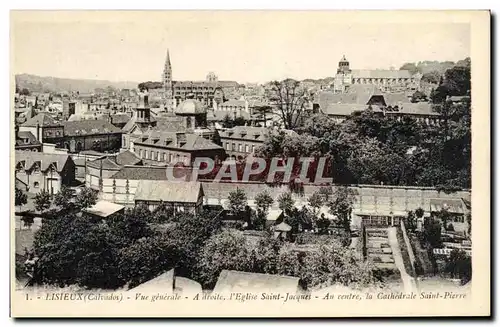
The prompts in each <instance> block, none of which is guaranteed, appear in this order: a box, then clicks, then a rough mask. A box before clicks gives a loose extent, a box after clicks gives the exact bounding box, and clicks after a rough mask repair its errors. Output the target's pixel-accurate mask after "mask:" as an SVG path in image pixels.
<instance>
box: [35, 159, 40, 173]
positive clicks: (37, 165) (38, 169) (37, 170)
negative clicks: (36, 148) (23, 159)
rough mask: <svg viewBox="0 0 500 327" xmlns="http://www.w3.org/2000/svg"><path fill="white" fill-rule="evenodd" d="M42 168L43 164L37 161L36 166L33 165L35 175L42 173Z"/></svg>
mask: <svg viewBox="0 0 500 327" xmlns="http://www.w3.org/2000/svg"><path fill="white" fill-rule="evenodd" d="M40 167H41V162H40V161H36V162H35V164H34V165H33V172H34V173H39V172H40Z"/></svg>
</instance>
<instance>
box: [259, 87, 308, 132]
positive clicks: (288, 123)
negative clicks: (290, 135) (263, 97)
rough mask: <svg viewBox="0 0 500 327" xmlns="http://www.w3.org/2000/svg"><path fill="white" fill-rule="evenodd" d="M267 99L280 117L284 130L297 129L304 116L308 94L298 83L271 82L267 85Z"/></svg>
mask: <svg viewBox="0 0 500 327" xmlns="http://www.w3.org/2000/svg"><path fill="white" fill-rule="evenodd" d="M268 99H269V101H270V103H271V104H273V105H274V106H275V107H276V108H277V111H278V113H279V114H280V116H281V120H282V122H283V125H284V128H285V129H294V128H296V127H298V124H299V122H300V121H301V119H302V118H304V116H305V112H306V104H307V102H308V100H309V99H308V94H307V91H306V89H305V88H303V87H302V86H301V85H300V82H298V81H296V80H293V79H285V80H283V81H272V82H271V83H270V84H269V89H268Z"/></svg>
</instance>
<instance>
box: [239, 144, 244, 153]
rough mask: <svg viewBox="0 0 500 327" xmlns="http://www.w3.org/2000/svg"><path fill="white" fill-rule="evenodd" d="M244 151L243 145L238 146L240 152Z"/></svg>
mask: <svg viewBox="0 0 500 327" xmlns="http://www.w3.org/2000/svg"><path fill="white" fill-rule="evenodd" d="M242 149H243V145H242V144H241V143H240V144H238V152H241V151H242Z"/></svg>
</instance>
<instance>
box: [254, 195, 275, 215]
mask: <svg viewBox="0 0 500 327" xmlns="http://www.w3.org/2000/svg"><path fill="white" fill-rule="evenodd" d="M273 202H274V200H273V197H272V196H271V195H269V193H268V192H267V191H262V192H260V193H258V194H257V195H255V205H256V206H257V211H260V212H262V213H266V214H267V211H268V210H269V208H270V207H271V205H272V204H273Z"/></svg>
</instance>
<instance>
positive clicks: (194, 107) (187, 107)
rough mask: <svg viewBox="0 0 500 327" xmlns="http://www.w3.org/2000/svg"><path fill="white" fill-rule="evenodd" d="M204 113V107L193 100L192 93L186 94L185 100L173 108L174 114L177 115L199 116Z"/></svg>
mask: <svg viewBox="0 0 500 327" xmlns="http://www.w3.org/2000/svg"><path fill="white" fill-rule="evenodd" d="M206 112H207V111H206V108H205V106H204V105H203V104H202V103H201V102H200V101H198V100H195V99H194V95H193V94H192V93H191V94H188V95H187V99H186V100H184V101H182V102H181V103H179V105H178V106H177V108H175V113H176V114H178V115H199V114H204V113H206Z"/></svg>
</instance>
